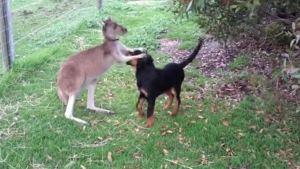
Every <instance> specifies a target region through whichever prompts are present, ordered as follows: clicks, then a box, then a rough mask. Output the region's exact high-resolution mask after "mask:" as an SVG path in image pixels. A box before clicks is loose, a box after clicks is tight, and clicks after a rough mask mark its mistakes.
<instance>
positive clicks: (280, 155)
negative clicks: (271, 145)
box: [278, 149, 285, 158]
mask: <svg viewBox="0 0 300 169" xmlns="http://www.w3.org/2000/svg"><path fill="white" fill-rule="evenodd" d="M278 155H279V157H281V158H284V157H285V151H284V150H282V149H280V150H279V152H278Z"/></svg>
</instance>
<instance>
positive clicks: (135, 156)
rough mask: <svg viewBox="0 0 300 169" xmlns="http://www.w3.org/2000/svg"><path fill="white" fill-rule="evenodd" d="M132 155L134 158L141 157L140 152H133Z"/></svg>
mask: <svg viewBox="0 0 300 169" xmlns="http://www.w3.org/2000/svg"><path fill="white" fill-rule="evenodd" d="M133 157H134V158H136V159H141V158H142V154H140V153H134V154H133Z"/></svg>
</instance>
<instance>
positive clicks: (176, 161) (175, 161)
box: [171, 160, 179, 165]
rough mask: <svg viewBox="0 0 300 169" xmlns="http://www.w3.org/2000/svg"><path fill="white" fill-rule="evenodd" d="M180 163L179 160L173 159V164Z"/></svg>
mask: <svg viewBox="0 0 300 169" xmlns="http://www.w3.org/2000/svg"><path fill="white" fill-rule="evenodd" d="M178 163H179V160H172V162H171V164H172V165H177V164H178Z"/></svg>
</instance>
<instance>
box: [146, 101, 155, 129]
mask: <svg viewBox="0 0 300 169" xmlns="http://www.w3.org/2000/svg"><path fill="white" fill-rule="evenodd" d="M155 99H156V98H155V97H148V98H147V101H148V109H147V122H146V128H149V127H151V126H152V125H153V123H154V107H155Z"/></svg>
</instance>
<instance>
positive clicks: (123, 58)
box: [115, 50, 147, 63]
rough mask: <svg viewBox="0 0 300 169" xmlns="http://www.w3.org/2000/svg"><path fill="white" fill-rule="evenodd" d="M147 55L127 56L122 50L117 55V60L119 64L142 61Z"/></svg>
mask: <svg viewBox="0 0 300 169" xmlns="http://www.w3.org/2000/svg"><path fill="white" fill-rule="evenodd" d="M146 56H147V55H146V54H145V53H142V54H139V55H134V56H125V55H124V54H123V53H122V52H121V51H120V50H118V51H117V52H116V54H115V58H116V60H117V61H118V62H124V63H125V62H128V61H130V60H133V59H140V58H143V57H146Z"/></svg>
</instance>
